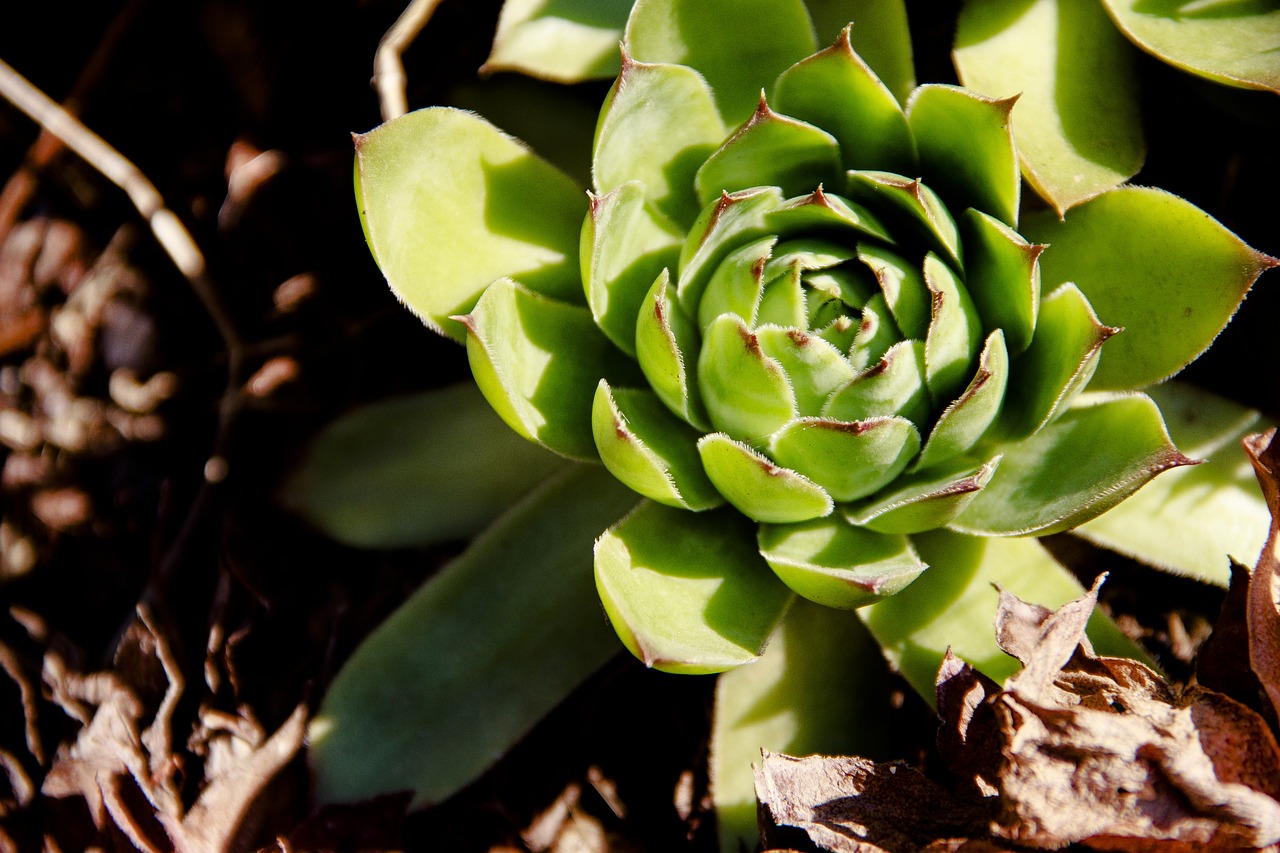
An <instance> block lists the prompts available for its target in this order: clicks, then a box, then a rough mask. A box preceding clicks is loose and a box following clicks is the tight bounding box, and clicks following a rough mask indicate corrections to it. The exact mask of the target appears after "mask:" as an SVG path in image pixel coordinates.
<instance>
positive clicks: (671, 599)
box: [595, 502, 792, 673]
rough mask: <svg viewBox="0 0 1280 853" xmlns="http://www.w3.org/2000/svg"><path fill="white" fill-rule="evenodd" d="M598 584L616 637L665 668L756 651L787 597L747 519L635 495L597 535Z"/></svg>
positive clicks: (728, 665) (703, 668)
mask: <svg viewBox="0 0 1280 853" xmlns="http://www.w3.org/2000/svg"><path fill="white" fill-rule="evenodd" d="M595 564H596V588H597V589H598V591H599V593H600V600H601V601H602V602H603V603H604V609H605V612H606V613H608V614H609V619H610V620H611V621H612V622H613V626H614V629H615V630H616V631H617V632H618V636H619V637H621V638H622V642H623V643H624V644H625V645H626V646H627V648H628V649H630V650H631V653H632V654H634V655H635V656H636V657H637V658H639V659H640V660H642V661H643V662H644V664H645V665H646V666H651V667H654V668H656V669H660V670H663V671H665V672H686V673H708V672H722V671H724V670H726V669H732V668H734V667H736V666H741V665H742V664H745V663H750V662H751V661H753V660H755V659H756V658H757V657H759V655H760V653H761V651H762V650H763V649H764V645H765V643H766V642H767V641H768V639H769V635H770V634H772V633H773V630H774V628H775V627H776V626H777V624H778V621H779V620H780V619H781V618H782V615H783V613H784V612H785V611H786V609H787V605H788V604H789V603H790V602H791V598H792V595H791V592H790V591H789V590H788V589H787V588H786V587H785V586H783V585H782V584H781V583H779V582H778V579H777V578H776V577H774V575H773V573H772V572H771V571H770V570H769V566H768V565H767V564H766V563H765V562H764V558H762V557H761V556H760V554H759V553H758V552H757V551H756V548H755V537H754V536H753V535H752V527H751V524H750V522H748V521H747V520H746V519H745V518H743V517H742V516H740V515H738V514H737V513H735V512H733V511H732V510H728V509H721V510H712V511H711V512H702V513H692V512H686V511H684V510H679V509H672V508H671V507H665V506H662V505H661V504H655V503H648V502H646V503H643V504H641V505H640V507H639V508H638V509H637V510H636V511H635V512H633V513H632V514H631V515H629V516H627V517H626V518H625V519H623V520H622V521H621V522H619V523H618V524H617V525H615V526H614V527H611V528H610V529H609V530H608V531H607V532H606V533H605V534H604V535H603V536H601V537H600V539H599V540H598V541H597V542H596V557H595Z"/></svg>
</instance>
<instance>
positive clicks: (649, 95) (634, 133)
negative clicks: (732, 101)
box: [592, 54, 725, 226]
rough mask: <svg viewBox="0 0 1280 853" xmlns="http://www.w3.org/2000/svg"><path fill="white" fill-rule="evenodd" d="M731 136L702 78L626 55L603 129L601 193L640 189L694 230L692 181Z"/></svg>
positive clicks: (595, 160)
mask: <svg viewBox="0 0 1280 853" xmlns="http://www.w3.org/2000/svg"><path fill="white" fill-rule="evenodd" d="M724 136H725V128H724V125H723V124H722V123H721V121H720V116H719V113H718V112H717V111H716V105H715V98H714V97H713V96H712V94H711V90H710V89H709V88H708V87H707V83H706V81H705V80H703V79H702V78H701V77H699V76H698V74H697V73H696V72H695V71H693V70H691V69H689V68H685V67H683V66H681V65H659V64H650V63H647V62H636V61H635V60H633V59H631V58H630V57H629V56H626V55H625V54H624V55H623V62H622V73H621V74H620V75H619V76H618V79H617V81H616V82H615V83H614V84H613V88H612V89H610V90H609V96H608V97H607V98H605V102H604V106H603V107H602V108H601V110H600V124H599V125H598V126H597V127H596V137H595V146H594V149H593V157H592V175H593V177H594V180H595V187H596V192H598V193H607V192H611V191H612V190H613V189H614V188H616V187H618V186H620V185H621V184H625V183H626V182H628V181H640V182H641V183H642V184H644V187H645V195H646V197H647V198H648V199H649V202H650V203H651V204H652V205H654V207H656V208H657V209H658V210H660V211H661V212H662V213H663V215H665V216H667V217H668V218H670V219H671V220H673V221H675V222H677V223H679V224H680V225H682V226H688V224H689V223H690V222H692V221H693V218H694V217H695V216H696V215H697V212H698V200H697V198H696V197H695V196H694V192H693V176H694V175H695V174H696V173H697V171H698V167H699V166H700V165H701V164H702V161H703V160H705V159H706V158H707V155H709V154H710V153H711V152H712V151H714V150H715V149H716V148H717V147H719V145H720V143H721V142H722V141H723V140H724Z"/></svg>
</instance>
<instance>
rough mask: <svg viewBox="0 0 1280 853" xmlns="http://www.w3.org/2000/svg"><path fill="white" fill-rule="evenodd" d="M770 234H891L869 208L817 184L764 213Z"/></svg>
mask: <svg viewBox="0 0 1280 853" xmlns="http://www.w3.org/2000/svg"><path fill="white" fill-rule="evenodd" d="M765 226H766V229H767V230H768V231H769V233H771V234H778V235H782V236H799V235H805V234H810V235H811V234H815V233H823V232H831V234H832V235H833V239H841V238H843V239H846V240H847V239H849V238H852V239H854V240H857V239H860V238H862V237H875V238H876V239H878V240H883V241H885V242H886V243H892V242H893V238H892V237H891V236H890V235H889V232H888V231H887V230H886V229H885V227H884V225H882V224H881V223H880V220H879V218H877V217H876V216H875V215H874V214H873V213H872V212H871V211H870V210H868V209H867V208H865V207H863V206H862V205H860V204H856V203H854V202H852V201H850V200H849V199H847V198H844V197H843V196H839V195H835V194H834V193H829V192H826V191H825V190H823V189H822V187H818V188H817V189H816V190H814V191H813V192H812V193H810V194H809V195H807V196H800V197H797V198H791V199H787V200H786V202H784V203H783V204H782V205H780V206H779V207H777V208H776V209H775V210H771V211H768V212H767V213H766V216H765Z"/></svg>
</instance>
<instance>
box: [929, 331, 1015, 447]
mask: <svg viewBox="0 0 1280 853" xmlns="http://www.w3.org/2000/svg"><path fill="white" fill-rule="evenodd" d="M1008 381H1009V355H1008V353H1007V352H1005V348H1004V334H1003V333H1002V332H1001V331H1000V330H999V329H996V330H995V331H994V332H992V333H991V334H990V335H988V336H987V341H986V344H985V345H984V346H983V348H982V356H981V357H980V359H979V361H978V372H977V373H976V374H975V375H974V377H973V380H972V381H970V383H969V387H968V388H966V389H965V391H964V393H963V394H961V395H960V396H959V397H957V398H956V399H955V400H953V401H952V402H951V404H950V405H948V406H947V408H946V409H945V410H944V411H943V412H942V414H941V415H940V416H939V417H938V420H937V423H935V424H934V427H933V431H932V432H931V433H929V440H928V441H926V442H925V445H924V449H923V450H921V451H920V458H919V459H918V460H917V461H916V464H915V470H924V469H926V468H932V467H934V466H935V465H938V464H939V463H941V462H947V461H950V460H951V459H952V458H954V457H956V456H958V455H959V454H961V453H964V452H965V451H967V450H968V449H969V448H971V447H973V446H974V444H976V443H977V441H978V439H980V438H982V435H983V433H985V432H986V431H987V428H988V427H990V426H991V424H992V423H994V422H995V420H996V418H997V417H998V416H999V414H1000V409H1001V406H1002V404H1003V403H1004V394H1005V387H1006V385H1007V383H1008Z"/></svg>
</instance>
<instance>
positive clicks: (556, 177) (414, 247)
mask: <svg viewBox="0 0 1280 853" xmlns="http://www.w3.org/2000/svg"><path fill="white" fill-rule="evenodd" d="M355 142H356V201H357V204H358V205H359V208H360V221H361V223H362V224H363V225H364V230H365V237H366V239H367V240H368V241H369V249H370V251H371V252H373V256H374V258H375V259H376V260H377V262H378V266H379V267H381V269H382V273H383V275H385V276H386V277H387V283H388V284H390V285H391V289H392V290H393V291H395V293H396V295H397V296H398V297H400V299H401V300H403V301H404V303H405V304H406V305H408V306H409V308H410V309H412V310H413V311H414V313H416V314H417V315H418V316H419V317H420V318H421V319H422V321H423V322H424V323H426V324H427V325H429V326H431V327H432V328H434V329H436V330H437V331H440V332H441V333H443V334H447V335H449V336H450V337H452V338H453V339H454V340H457V341H461V340H462V339H463V334H464V332H463V328H462V326H461V325H459V324H458V323H457V322H456V321H454V320H451V319H449V318H450V317H452V316H454V315H456V314H464V313H466V312H467V311H470V310H471V308H472V307H473V306H474V305H475V303H476V300H477V299H479V297H480V294H481V293H482V292H483V291H484V289H485V288H486V287H488V286H489V284H490V282H492V281H494V280H495V279H497V278H501V277H503V276H507V277H510V278H514V279H516V280H518V281H520V282H521V283H522V284H524V285H525V286H526V287H529V288H531V289H533V290H535V291H537V292H539V293H543V294H547V295H550V296H554V297H556V298H559V299H566V300H570V301H573V302H577V303H579V304H580V303H581V302H582V301H583V299H582V288H581V285H580V283H579V276H578V240H579V232H580V231H581V228H582V217H583V216H584V215H585V214H586V211H587V200H586V196H585V195H583V193H582V191H581V190H580V189H579V188H578V187H577V186H575V185H574V183H573V181H571V180H570V179H569V178H568V177H566V176H565V175H564V174H563V173H562V172H560V171H559V170H557V169H556V168H555V167H553V166H551V165H549V164H547V163H546V162H545V161H543V160H540V159H538V158H537V157H536V156H534V154H533V153H532V152H530V151H529V149H527V148H525V147H524V145H523V144H521V143H520V142H518V141H517V140H515V139H512V138H511V137H509V136H507V135H506V134H504V133H502V131H500V130H498V129H497V128H496V127H494V126H493V125H491V124H489V123H488V122H486V121H485V120H484V119H482V118H479V117H478V116H475V115H472V114H471V113H467V112H463V111H461V110H454V109H447V108H444V107H435V108H432V109H426V110H418V111H417V112H412V113H409V114H408V115H404V116H401V117H400V118H397V119H393V120H392V121H389V122H387V123H386V124H383V125H381V126H379V127H377V128H375V129H374V130H371V131H369V132H368V133H365V134H361V135H359V136H356V137H355Z"/></svg>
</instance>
